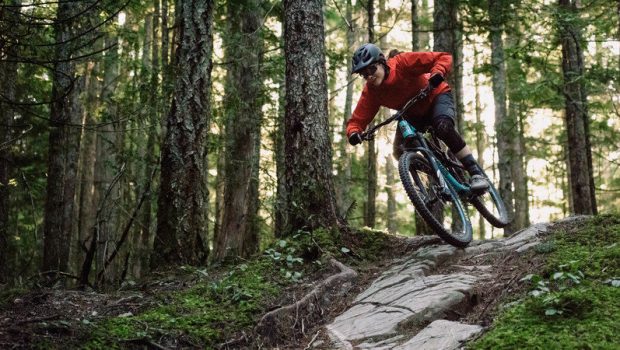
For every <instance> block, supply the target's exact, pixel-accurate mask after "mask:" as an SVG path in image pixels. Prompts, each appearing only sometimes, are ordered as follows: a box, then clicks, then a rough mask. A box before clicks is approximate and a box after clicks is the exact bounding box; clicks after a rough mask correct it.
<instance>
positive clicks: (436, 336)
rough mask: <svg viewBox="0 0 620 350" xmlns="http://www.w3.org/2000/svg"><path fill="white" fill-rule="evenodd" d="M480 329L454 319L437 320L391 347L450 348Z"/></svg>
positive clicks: (399, 349) (401, 349)
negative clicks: (403, 341) (404, 341)
mask: <svg viewBox="0 0 620 350" xmlns="http://www.w3.org/2000/svg"><path fill="white" fill-rule="evenodd" d="M481 331H482V327H480V326H476V325H468V324H462V323H459V322H454V321H447V320H437V321H435V322H433V323H431V324H430V325H428V326H427V327H426V328H424V329H423V330H422V331H420V333H418V334H416V336H415V337H413V338H412V339H411V340H409V341H408V342H406V343H404V344H402V345H399V346H396V347H393V348H392V349H394V350H437V349H442V350H452V349H458V348H459V347H460V346H461V345H462V343H463V342H464V341H466V340H467V339H469V338H471V337H472V336H474V335H475V334H478V333H479V332H481Z"/></svg>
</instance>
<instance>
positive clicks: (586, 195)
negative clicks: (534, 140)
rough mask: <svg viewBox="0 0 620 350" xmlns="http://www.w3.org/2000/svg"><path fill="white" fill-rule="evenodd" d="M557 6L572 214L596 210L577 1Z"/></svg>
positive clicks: (595, 211) (563, 1) (560, 2)
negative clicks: (558, 8) (577, 20)
mask: <svg viewBox="0 0 620 350" xmlns="http://www.w3.org/2000/svg"><path fill="white" fill-rule="evenodd" d="M559 7H560V11H561V12H560V13H559V14H558V16H559V17H558V27H559V28H558V30H559V32H560V38H561V42H562V72H563V75H564V87H563V93H564V99H565V122H566V130H567V135H568V167H569V168H570V191H571V194H572V195H571V198H572V209H573V211H574V213H575V214H596V213H597V210H596V197H595V193H594V181H593V170H592V155H591V148H590V135H589V117H588V105H587V95H586V91H585V82H584V79H583V72H584V63H583V51H582V45H583V40H582V38H581V30H580V28H579V27H578V26H577V23H576V22H575V21H574V19H573V18H574V17H575V16H578V9H577V2H576V1H575V0H559ZM569 16H570V18H569Z"/></svg>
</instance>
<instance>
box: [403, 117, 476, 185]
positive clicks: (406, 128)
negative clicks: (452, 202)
mask: <svg viewBox="0 0 620 350" xmlns="http://www.w3.org/2000/svg"><path fill="white" fill-rule="evenodd" d="M397 120H398V127H399V129H400V131H401V133H402V135H403V139H405V140H407V139H411V138H413V139H415V140H417V141H418V142H419V143H420V144H421V145H422V147H415V148H409V149H407V151H413V152H421V153H424V154H426V155H427V156H428V157H427V158H428V159H429V160H430V161H431V166H432V167H433V170H435V171H436V172H437V171H439V172H440V173H441V174H442V175H443V176H437V177H438V178H439V181H441V180H442V178H443V179H445V180H447V181H448V183H450V185H452V187H453V188H454V189H455V190H456V191H457V192H458V193H459V194H470V193H471V189H470V187H469V186H468V185H465V184H463V183H461V182H460V181H458V180H457V179H456V178H455V177H454V176H453V175H452V173H450V172H449V171H448V169H446V167H445V166H444V165H443V164H442V163H441V162H440V161H439V160H438V159H437V157H436V156H435V155H434V154H433V151H432V150H431V149H430V147H428V143H427V141H426V138H425V137H424V136H423V135H422V133H420V132H418V130H417V129H416V128H415V126H413V125H411V124H410V123H409V122H408V121H406V120H405V119H404V118H403V117H402V116H401V117H399V118H397ZM442 185H443V184H442Z"/></svg>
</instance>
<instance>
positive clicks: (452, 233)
mask: <svg viewBox="0 0 620 350" xmlns="http://www.w3.org/2000/svg"><path fill="white" fill-rule="evenodd" d="M398 172H399V175H400V179H401V181H402V183H403V186H404V187H405V191H406V192H407V195H408V196H409V199H410V200H411V202H412V203H413V205H414V206H415V208H416V210H417V211H418V213H419V214H420V216H422V218H424V220H425V221H426V222H427V223H428V224H429V226H430V227H431V228H432V229H433V231H435V233H437V235H438V236H439V237H441V238H442V239H443V240H444V241H446V242H447V243H449V244H452V245H454V246H456V247H465V246H467V245H468V244H469V242H471V240H472V228H471V223H470V222H469V216H468V215H467V212H466V210H465V207H464V205H463V203H462V202H461V199H460V198H459V196H458V195H457V194H456V192H455V191H454V189H452V187H451V186H450V185H448V184H446V186H441V184H440V182H439V179H438V177H437V176H438V175H436V174H435V173H434V171H433V169H432V167H431V166H430V164H429V162H428V160H427V159H426V158H424V157H423V156H421V155H420V154H418V153H415V152H405V153H403V154H402V155H401V157H400V159H399V162H398Z"/></svg>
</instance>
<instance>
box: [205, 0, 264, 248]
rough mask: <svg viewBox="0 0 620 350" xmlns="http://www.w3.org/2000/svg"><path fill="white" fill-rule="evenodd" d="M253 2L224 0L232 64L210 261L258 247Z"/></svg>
mask: <svg viewBox="0 0 620 350" xmlns="http://www.w3.org/2000/svg"><path fill="white" fill-rule="evenodd" d="M259 5H260V4H259V1H258V0H243V1H234V2H233V1H229V2H228V18H229V21H228V23H227V24H228V26H229V27H228V34H227V36H226V38H225V39H224V43H225V47H226V57H228V61H229V62H231V63H230V66H229V67H228V72H227V78H226V86H225V89H226V99H225V109H226V111H225V113H226V115H225V118H226V126H227V127H226V135H227V141H226V158H225V160H226V163H225V170H224V172H225V173H226V177H225V181H224V212H223V216H222V226H221V228H220V232H219V233H218V236H217V237H216V238H217V239H215V240H214V242H213V255H214V259H216V260H222V259H223V258H225V257H227V256H241V257H248V256H250V255H251V254H253V253H255V252H256V251H258V243H259V236H258V230H259V228H258V165H259V162H258V160H259V157H260V124H261V119H262V115H261V113H260V110H261V99H260V97H261V95H262V91H261V86H262V79H261V75H260V68H261V65H262V58H263V40H262V32H261V30H260V29H261V25H262V24H261V20H262V11H261V8H260V6H259Z"/></svg>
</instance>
